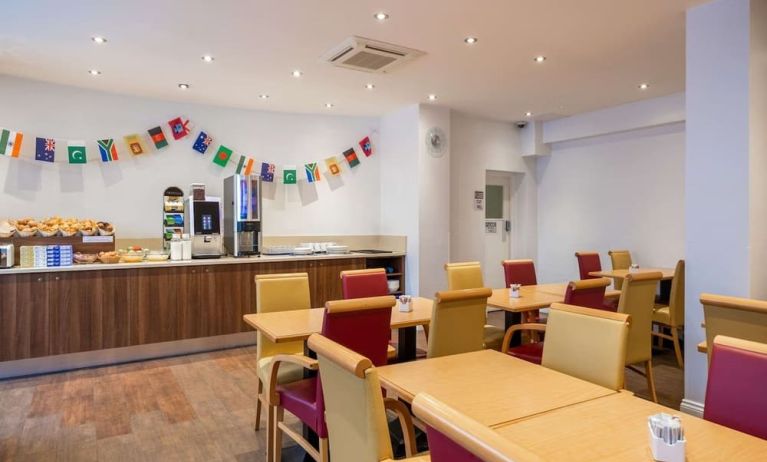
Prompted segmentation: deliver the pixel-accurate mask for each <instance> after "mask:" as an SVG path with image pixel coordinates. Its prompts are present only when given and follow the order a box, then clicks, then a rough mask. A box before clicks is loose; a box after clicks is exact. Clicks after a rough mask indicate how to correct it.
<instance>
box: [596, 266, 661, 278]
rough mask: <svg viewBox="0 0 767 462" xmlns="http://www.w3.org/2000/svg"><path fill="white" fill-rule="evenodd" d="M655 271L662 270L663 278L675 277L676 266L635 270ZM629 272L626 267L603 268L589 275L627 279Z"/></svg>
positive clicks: (641, 271) (643, 271) (642, 271)
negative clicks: (616, 268)
mask: <svg viewBox="0 0 767 462" xmlns="http://www.w3.org/2000/svg"><path fill="white" fill-rule="evenodd" d="M653 271H660V272H661V273H662V274H663V277H662V278H661V279H663V280H669V279H674V268H639V269H638V270H636V271H634V272H635V273H649V272H653ZM628 274H629V270H625V269H623V270H603V271H592V272H590V273H589V276H596V277H600V278H611V279H625V278H626V276H627V275H628Z"/></svg>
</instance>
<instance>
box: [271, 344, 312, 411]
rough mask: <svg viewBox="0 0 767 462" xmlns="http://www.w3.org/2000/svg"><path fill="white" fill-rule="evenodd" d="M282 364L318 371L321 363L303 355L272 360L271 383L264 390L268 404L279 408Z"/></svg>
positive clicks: (276, 357)
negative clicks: (279, 381) (278, 383)
mask: <svg viewBox="0 0 767 462" xmlns="http://www.w3.org/2000/svg"><path fill="white" fill-rule="evenodd" d="M281 363H291V364H295V365H298V366H301V367H303V368H304V369H308V370H310V371H316V370H317V369H319V368H320V363H318V362H317V360H316V359H312V358H308V357H306V356H303V355H275V356H274V359H272V366H271V369H269V381H268V382H267V383H266V389H265V390H264V396H266V402H267V403H269V405H271V406H279V404H280V397H279V395H278V394H277V376H278V373H279V370H280V364H281Z"/></svg>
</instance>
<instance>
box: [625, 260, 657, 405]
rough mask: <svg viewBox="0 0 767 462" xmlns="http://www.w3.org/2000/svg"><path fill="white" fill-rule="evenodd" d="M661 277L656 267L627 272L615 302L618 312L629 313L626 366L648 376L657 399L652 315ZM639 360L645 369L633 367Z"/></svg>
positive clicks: (649, 383) (653, 396) (651, 394)
mask: <svg viewBox="0 0 767 462" xmlns="http://www.w3.org/2000/svg"><path fill="white" fill-rule="evenodd" d="M662 277H663V275H662V274H661V273H660V272H658V271H652V272H644V273H630V274H628V275H627V276H626V280H625V281H624V284H623V289H622V291H621V298H620V302H619V303H618V313H625V314H628V315H629V316H631V326H630V328H629V338H628V348H627V349H626V366H627V367H629V369H631V370H633V371H634V372H637V373H639V374H641V375H644V376H645V377H646V378H647V387H648V388H649V389H650V396H651V397H652V400H653V401H655V402H656V403H657V402H658V395H657V393H656V392H655V379H654V378H653V371H652V316H653V308H654V306H655V290H656V288H657V286H658V282H659V281H660V280H661V278H662ZM639 363H642V364H644V372H642V371H640V370H639V369H636V368H634V367H633V365H634V364H639Z"/></svg>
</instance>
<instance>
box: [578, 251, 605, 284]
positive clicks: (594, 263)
mask: <svg viewBox="0 0 767 462" xmlns="http://www.w3.org/2000/svg"><path fill="white" fill-rule="evenodd" d="M575 258H576V259H577V260H578V273H579V274H580V278H581V279H594V278H596V277H597V276H589V273H590V272H592V271H602V262H601V261H600V260H599V254H598V253H597V252H575Z"/></svg>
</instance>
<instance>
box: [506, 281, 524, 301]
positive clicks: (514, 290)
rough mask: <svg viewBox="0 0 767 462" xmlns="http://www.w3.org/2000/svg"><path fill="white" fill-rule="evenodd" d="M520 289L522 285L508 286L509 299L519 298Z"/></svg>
mask: <svg viewBox="0 0 767 462" xmlns="http://www.w3.org/2000/svg"><path fill="white" fill-rule="evenodd" d="M521 288H522V284H509V298H519V296H520V294H519V289H521Z"/></svg>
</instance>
